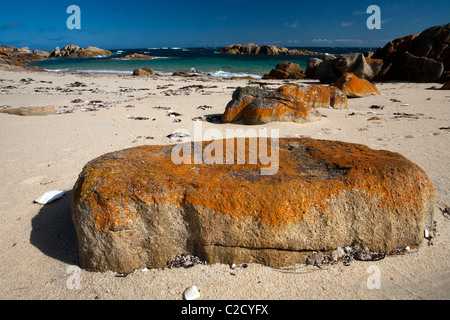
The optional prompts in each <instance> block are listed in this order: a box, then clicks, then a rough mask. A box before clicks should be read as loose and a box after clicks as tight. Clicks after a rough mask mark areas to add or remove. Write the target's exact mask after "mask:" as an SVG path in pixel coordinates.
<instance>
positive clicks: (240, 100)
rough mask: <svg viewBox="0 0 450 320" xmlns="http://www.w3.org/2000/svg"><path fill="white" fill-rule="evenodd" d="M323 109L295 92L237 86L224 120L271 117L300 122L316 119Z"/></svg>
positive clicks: (267, 119) (247, 121) (253, 121)
mask: <svg viewBox="0 0 450 320" xmlns="http://www.w3.org/2000/svg"><path fill="white" fill-rule="evenodd" d="M320 119H321V115H320V113H319V112H318V111H317V110H316V109H314V108H313V107H311V106H309V105H307V104H305V103H304V102H303V101H301V100H300V99H298V98H297V97H295V96H289V95H284V94H281V93H279V92H274V91H271V90H266V89H262V88H258V87H245V88H241V87H239V88H238V89H236V90H235V92H234V93H233V99H232V100H231V101H230V102H229V103H228V105H227V106H226V108H225V112H224V113H223V115H222V122H223V123H231V122H238V121H240V120H243V121H244V123H245V124H264V123H268V122H271V121H293V122H298V123H303V122H310V121H317V120H320Z"/></svg>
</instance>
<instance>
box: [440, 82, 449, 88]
mask: <svg viewBox="0 0 450 320" xmlns="http://www.w3.org/2000/svg"><path fill="white" fill-rule="evenodd" d="M441 90H450V81H447V82H446V83H445V84H444V85H443V86H442V88H441Z"/></svg>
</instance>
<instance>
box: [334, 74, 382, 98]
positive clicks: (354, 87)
mask: <svg viewBox="0 0 450 320" xmlns="http://www.w3.org/2000/svg"><path fill="white" fill-rule="evenodd" d="M334 86H335V87H337V88H339V89H341V90H342V91H343V92H344V93H345V94H346V95H347V97H349V98H364V97H369V96H371V95H380V92H379V91H378V89H377V87H375V86H374V85H373V84H372V83H371V82H370V81H368V80H366V79H360V78H358V77H357V76H355V75H354V74H353V73H344V74H343V75H342V76H341V77H340V78H339V79H338V80H337V81H336V82H335V83H334Z"/></svg>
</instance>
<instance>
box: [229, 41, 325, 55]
mask: <svg viewBox="0 0 450 320" xmlns="http://www.w3.org/2000/svg"><path fill="white" fill-rule="evenodd" d="M220 53H226V54H265V55H322V54H323V53H320V52H313V51H309V50H300V49H288V48H286V47H278V46H274V45H264V46H261V47H259V46H258V45H256V44H254V43H247V44H244V45H242V44H231V45H229V46H227V47H225V48H223V49H222V50H220Z"/></svg>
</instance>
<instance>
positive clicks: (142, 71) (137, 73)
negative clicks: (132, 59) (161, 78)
mask: <svg viewBox="0 0 450 320" xmlns="http://www.w3.org/2000/svg"><path fill="white" fill-rule="evenodd" d="M154 74H155V72H154V71H153V69H152V68H142V69H135V70H134V71H133V76H141V77H142V76H152V75H154Z"/></svg>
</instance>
